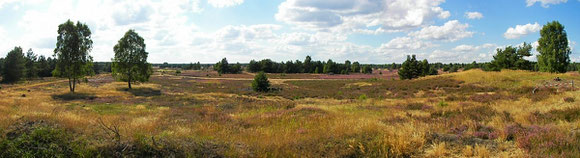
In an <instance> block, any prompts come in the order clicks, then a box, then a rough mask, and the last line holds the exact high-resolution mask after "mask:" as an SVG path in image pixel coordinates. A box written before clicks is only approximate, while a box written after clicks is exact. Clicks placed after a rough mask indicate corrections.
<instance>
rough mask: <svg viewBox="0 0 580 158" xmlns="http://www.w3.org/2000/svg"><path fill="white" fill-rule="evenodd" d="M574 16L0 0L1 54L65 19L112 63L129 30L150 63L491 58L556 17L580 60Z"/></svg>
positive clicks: (313, 4)
mask: <svg viewBox="0 0 580 158" xmlns="http://www.w3.org/2000/svg"><path fill="white" fill-rule="evenodd" d="M579 15H580V0H484V1H482V0H164V1H161V0H89V1H87V0H0V56H6V54H7V53H8V52H9V51H10V50H12V49H13V48H14V47H16V46H20V47H22V48H23V49H24V50H28V49H32V50H33V51H34V52H35V53H36V54H40V55H45V56H52V55H53V54H54V48H55V45H56V37H57V28H58V25H59V24H62V23H64V22H65V21H66V20H68V19H70V20H72V21H80V22H82V23H85V24H87V25H88V26H89V28H90V29H91V31H92V40H93V42H94V43H93V49H92V51H91V52H90V55H91V56H92V57H93V58H94V60H95V61H111V58H113V56H114V52H113V47H114V45H115V44H116V43H117V41H118V40H119V39H120V38H121V37H122V36H123V35H124V33H125V32H126V31H128V30H129V29H134V30H135V31H136V32H137V33H139V35H141V36H142V37H143V38H144V39H145V43H146V45H147V51H148V52H149V58H148V61H149V62H152V63H162V62H169V63H190V62H197V61H199V62H201V63H215V62H217V61H219V60H220V59H222V58H224V57H226V58H227V59H228V61H229V62H241V63H248V62H249V61H250V60H252V59H256V60H261V59H272V60H274V61H288V60H303V59H304V58H305V56H307V55H310V56H312V58H313V59H314V60H328V59H332V60H334V61H339V62H342V61H345V60H350V61H359V62H361V63H373V64H384V63H393V62H396V63H401V62H402V61H404V60H405V58H406V56H407V55H410V54H416V55H417V58H419V59H427V60H429V62H443V63H449V62H454V63H456V62H465V63H467V62H472V61H477V62H487V61H490V60H492V59H493V55H494V54H495V52H496V49H498V48H504V47H506V46H510V45H511V46H518V45H521V44H522V43H523V42H527V43H532V46H534V47H536V46H537V40H538V38H539V37H540V33H539V31H540V30H541V28H542V26H543V25H545V24H546V23H548V22H551V21H559V22H560V23H561V24H563V25H564V26H565V30H566V32H567V34H568V40H569V45H570V47H571V49H572V54H571V55H570V58H571V60H572V61H577V62H580V52H579V51H578V50H577V49H575V47H577V42H580V37H579V36H580V20H578V16H579ZM533 53H534V56H532V57H529V58H528V59H529V60H536V59H535V54H537V52H536V51H535V50H534V51H533Z"/></svg>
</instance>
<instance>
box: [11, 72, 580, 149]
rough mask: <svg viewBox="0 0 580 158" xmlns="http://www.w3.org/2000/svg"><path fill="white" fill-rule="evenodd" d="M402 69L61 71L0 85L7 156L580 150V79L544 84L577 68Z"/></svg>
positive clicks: (565, 77)
mask: <svg viewBox="0 0 580 158" xmlns="http://www.w3.org/2000/svg"><path fill="white" fill-rule="evenodd" d="M395 75H396V72H388V71H385V72H383V73H382V74H377V73H375V74H370V75H359V74H354V75H350V76H348V77H345V76H346V75H345V76H343V75H312V74H284V75H283V74H268V76H269V77H270V82H272V84H273V85H272V87H274V88H276V89H278V90H276V91H273V92H270V93H258V92H254V91H252V90H251V87H250V84H251V79H252V78H253V74H249V73H245V74H233V75H230V74H228V75H222V76H219V75H217V73H215V72H202V71H184V72H182V74H181V75H175V73H174V72H173V73H172V72H163V73H162V72H156V73H155V75H153V76H152V77H151V80H150V82H147V83H144V84H139V85H135V86H134V89H133V90H127V89H126V87H127V85H126V83H124V82H114V80H113V79H112V78H111V76H110V75H109V74H103V75H98V76H94V77H92V78H90V79H89V82H88V83H82V84H81V85H80V87H79V88H78V92H77V93H76V94H70V93H68V87H67V86H68V85H67V83H66V81H65V80H59V79H54V78H51V79H46V80H39V81H32V82H30V83H21V84H16V85H1V86H2V88H1V89H0V95H1V97H0V116H2V117H0V133H1V137H0V151H2V150H4V152H3V153H0V154H1V155H0V157H5V156H11V155H10V154H16V153H18V150H26V149H25V147H30V148H33V147H36V146H43V145H45V146H50V148H41V149H35V150H32V151H35V152H54V153H55V155H58V154H60V153H63V155H62V156H64V157H71V156H73V157H95V156H102V157H123V156H126V157H143V156H146V157H150V156H157V157H442V156H444V157H546V156H553V157H578V156H580V149H579V148H578V147H579V146H580V130H579V127H580V104H579V102H580V91H576V90H575V88H571V87H559V88H554V87H544V86H540V87H538V85H545V82H553V81H552V80H553V79H554V78H555V77H560V78H562V79H563V81H560V82H561V83H570V82H572V81H574V83H580V75H578V73H576V72H574V73H566V74H550V73H538V72H528V71H511V70H504V71H502V72H484V71H481V70H470V71H465V72H459V73H451V74H443V75H437V76H429V77H424V78H420V79H416V80H398V79H395V78H396V76H395ZM560 82H558V83H560ZM532 91H533V92H534V93H532ZM46 144H51V145H46ZM56 151H58V152H56ZM29 154H30V155H34V153H29ZM24 155H26V154H24ZM12 156H14V155H12Z"/></svg>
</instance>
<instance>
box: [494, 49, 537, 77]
mask: <svg viewBox="0 0 580 158" xmlns="http://www.w3.org/2000/svg"><path fill="white" fill-rule="evenodd" d="M531 51H532V45H530V44H528V43H525V42H524V44H523V45H522V46H519V47H513V46H507V47H506V48H504V49H501V48H498V49H497V53H496V54H495V55H494V56H493V60H492V61H491V63H490V66H489V67H488V70H494V71H499V70H501V69H512V70H516V69H519V70H531V69H532V68H533V66H532V63H531V62H530V61H528V60H526V59H524V57H529V56H532V53H531Z"/></svg>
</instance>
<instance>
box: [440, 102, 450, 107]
mask: <svg viewBox="0 0 580 158" xmlns="http://www.w3.org/2000/svg"><path fill="white" fill-rule="evenodd" d="M437 105H438V106H439V107H446V106H449V104H447V102H445V101H439V103H437Z"/></svg>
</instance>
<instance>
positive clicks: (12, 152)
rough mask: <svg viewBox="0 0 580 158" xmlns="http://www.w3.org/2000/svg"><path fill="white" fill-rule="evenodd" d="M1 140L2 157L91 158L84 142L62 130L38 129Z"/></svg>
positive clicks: (0, 155) (0, 153)
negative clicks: (76, 139)
mask: <svg viewBox="0 0 580 158" xmlns="http://www.w3.org/2000/svg"><path fill="white" fill-rule="evenodd" d="M7 137H8V138H6V139H3V140H0V151H2V152H0V157H90V155H91V154H90V151H89V150H86V146H85V143H84V142H81V141H75V138H74V137H73V136H72V135H71V134H69V133H67V132H66V131H64V130H61V129H54V128H51V127H37V128H35V129H32V130H31V131H27V132H21V133H14V134H11V136H7Z"/></svg>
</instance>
